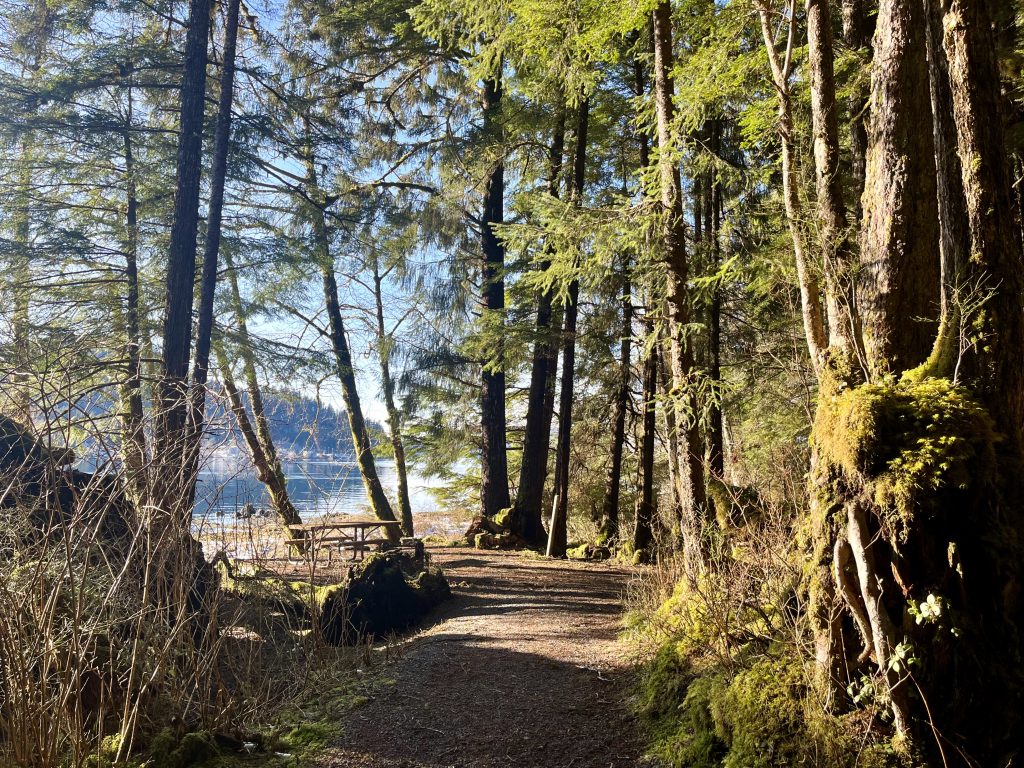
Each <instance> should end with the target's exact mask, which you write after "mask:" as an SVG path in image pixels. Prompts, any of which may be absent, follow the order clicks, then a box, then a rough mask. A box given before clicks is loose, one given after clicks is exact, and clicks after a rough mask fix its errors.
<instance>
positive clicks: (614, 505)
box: [600, 258, 633, 545]
mask: <svg viewBox="0 0 1024 768" xmlns="http://www.w3.org/2000/svg"><path fill="white" fill-rule="evenodd" d="M623 262H624V263H623V265H622V274H623V294H622V338H621V340H620V347H619V383H618V387H616V390H615V400H614V403H613V405H612V450H611V454H612V455H611V460H610V461H609V463H608V477H607V480H606V482H605V490H604V500H603V503H602V505H601V529H600V537H601V540H602V542H601V543H603V544H606V545H610V544H613V543H614V542H615V541H616V539H617V538H618V535H619V495H620V494H619V491H620V489H621V487H622V452H623V446H624V443H625V440H626V411H627V410H628V409H629V380H630V371H631V366H630V350H631V342H632V337H633V297H632V295H631V291H630V280H629V269H630V266H629V259H628V258H624V259H623Z"/></svg>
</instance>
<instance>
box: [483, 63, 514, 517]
mask: <svg viewBox="0 0 1024 768" xmlns="http://www.w3.org/2000/svg"><path fill="white" fill-rule="evenodd" d="M500 78H501V74H500V73H499V74H497V75H495V76H494V77H491V78H488V79H487V80H485V81H484V104H483V109H484V133H485V135H487V136H488V137H490V135H491V134H493V133H497V134H499V136H500V134H501V133H502V129H501V124H500V117H499V114H498V112H499V109H500V107H501V96H502V88H501V79H500ZM499 143H500V142H499ZM504 204H505V163H504V160H498V161H497V162H496V163H495V164H494V166H493V167H492V168H491V170H490V173H489V174H488V176H487V179H486V180H485V182H484V200H483V215H482V216H481V221H480V240H481V251H482V254H483V265H482V269H481V291H482V293H483V306H482V314H483V318H482V319H483V322H484V325H485V327H486V328H487V331H488V332H489V333H492V334H495V335H494V336H492V338H493V340H494V348H495V354H494V355H493V356H492V358H491V359H489V360H485V361H484V365H483V370H482V372H481V385H482V386H481V395H480V427H481V435H482V437H483V453H482V455H481V462H480V480H481V487H480V502H481V506H482V508H483V514H484V515H486V516H488V517H494V516H495V515H497V514H498V513H499V512H501V511H502V510H503V509H507V508H508V507H510V506H511V500H510V497H509V493H508V456H507V450H506V439H507V438H506V434H505V433H506V419H505V368H504V366H505V359H504V351H503V341H502V339H501V338H500V333H496V329H495V328H492V327H491V324H494V325H496V326H504V312H505V246H504V245H503V244H502V243H501V241H500V240H498V237H497V235H496V234H495V233H494V230H493V225H494V224H501V223H502V222H504V220H505V214H504Z"/></svg>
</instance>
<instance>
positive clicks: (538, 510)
mask: <svg viewBox="0 0 1024 768" xmlns="http://www.w3.org/2000/svg"><path fill="white" fill-rule="evenodd" d="M564 153H565V109H564V107H559V111H558V116H557V117H556V121H555V129H554V134H553V136H552V139H551V150H550V155H549V160H548V194H550V195H551V196H552V197H556V198H557V197H558V192H559V179H560V176H561V173H562V156H563V155H564ZM549 266H550V262H549V261H547V260H545V261H543V262H542V263H541V265H540V269H541V270H546V269H547V268H548V267H549ZM553 294H554V291H553V289H549V290H546V291H541V292H540V294H539V295H538V296H537V325H536V334H537V336H536V339H535V341H534V343H533V362H532V365H531V366H530V391H529V396H528V399H527V407H526V429H525V432H524V435H523V460H522V464H521V465H520V469H519V487H518V489H517V492H516V503H515V514H514V515H513V517H512V519H511V521H510V528H511V530H512V532H513V533H514V534H516V535H517V536H519V537H520V538H522V539H523V540H524V541H526V542H528V543H529V544H533V545H539V544H540V543H541V542H542V541H543V540H544V524H543V522H542V518H543V500H544V483H545V481H546V480H547V475H548V448H549V445H550V442H551V416H550V412H549V411H548V410H547V409H546V407H545V404H546V402H547V393H548V391H549V390H551V391H552V392H553V389H552V388H551V386H550V384H551V382H552V381H553V380H554V378H555V370H554V369H555V367H556V366H557V355H558V344H557V342H556V339H557V336H556V335H555V334H553V333H552V330H551V319H552V299H553V298H554V295H553Z"/></svg>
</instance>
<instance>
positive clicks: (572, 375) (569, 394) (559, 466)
mask: <svg viewBox="0 0 1024 768" xmlns="http://www.w3.org/2000/svg"><path fill="white" fill-rule="evenodd" d="M589 117H590V102H589V101H588V100H587V98H586V97H584V98H583V99H581V100H580V104H579V109H578V112H577V116H576V147H575V151H574V160H573V184H572V190H571V198H572V201H573V202H574V203H575V204H576V205H582V204H583V185H584V182H585V180H586V168H587V127H588V125H589V122H590V120H589ZM579 300H580V283H579V280H577V279H575V278H574V279H573V281H572V283H570V285H569V296H568V298H567V299H566V302H565V310H564V312H565V314H564V322H563V326H562V339H563V341H562V381H561V390H560V392H559V397H558V443H557V447H556V449H555V488H556V489H557V491H556V493H555V499H554V505H553V507H554V508H553V509H552V512H551V526H550V529H549V530H548V546H547V556H548V557H565V549H566V546H567V543H568V542H567V540H566V539H567V532H566V526H567V523H568V520H569V462H570V460H571V455H570V451H571V448H572V401H573V398H574V396H575V387H576V320H577V316H578V311H579Z"/></svg>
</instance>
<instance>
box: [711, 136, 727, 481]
mask: <svg viewBox="0 0 1024 768" xmlns="http://www.w3.org/2000/svg"><path fill="white" fill-rule="evenodd" d="M721 134H722V124H721V121H720V120H715V121H713V124H712V135H711V147H712V150H713V151H715V152H719V151H721V141H722V136H721ZM709 176H710V184H711V190H710V193H711V194H710V198H711V199H710V201H709V202H710V207H711V226H710V228H709V231H708V238H709V240H710V243H711V248H710V256H711V270H712V272H714V273H716V274H717V272H718V270H719V267H720V266H721V263H722V252H721V251H722V243H721V225H722V182H721V181H720V180H719V179H718V178H717V176H716V174H714V173H713V172H712V173H711V174H709ZM708 347H709V350H710V354H709V361H708V363H709V365H708V376H709V377H710V378H711V384H712V386H713V387H714V391H715V397H714V399H713V402H712V403H711V413H710V415H709V418H708V469H709V471H710V472H711V474H712V476H713V477H715V478H717V479H719V480H724V478H725V429H724V426H723V418H722V394H723V392H722V389H723V387H722V286H721V285H720V284H719V283H718V282H717V281H716V283H715V285H714V288H713V289H712V294H711V306H710V307H709V308H708Z"/></svg>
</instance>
